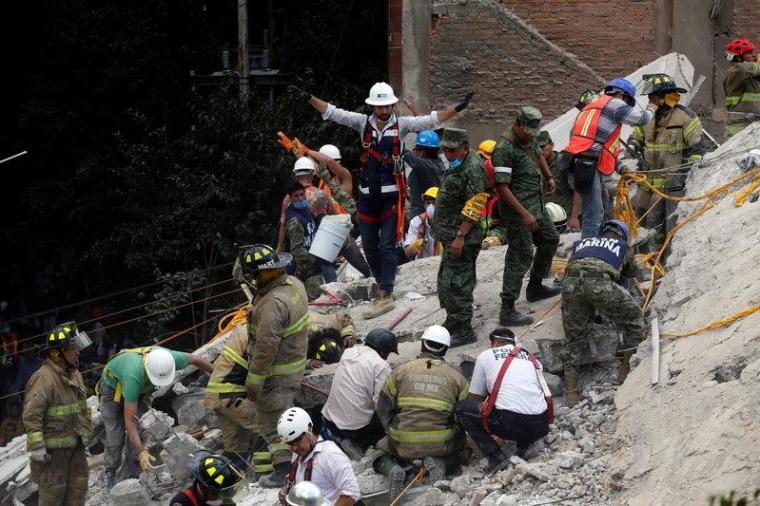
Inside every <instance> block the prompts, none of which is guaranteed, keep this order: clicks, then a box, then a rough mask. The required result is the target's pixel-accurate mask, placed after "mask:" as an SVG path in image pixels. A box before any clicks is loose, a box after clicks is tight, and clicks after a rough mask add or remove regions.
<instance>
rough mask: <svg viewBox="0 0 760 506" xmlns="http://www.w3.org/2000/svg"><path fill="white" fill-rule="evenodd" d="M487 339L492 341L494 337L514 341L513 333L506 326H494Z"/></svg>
mask: <svg viewBox="0 0 760 506" xmlns="http://www.w3.org/2000/svg"><path fill="white" fill-rule="evenodd" d="M488 339H490V340H491V341H493V340H494V339H504V340H507V341H512V342H513V343H514V342H515V333H514V332H512V331H511V330H509V329H508V328H507V327H496V328H495V329H493V330H492V331H491V333H490V334H488Z"/></svg>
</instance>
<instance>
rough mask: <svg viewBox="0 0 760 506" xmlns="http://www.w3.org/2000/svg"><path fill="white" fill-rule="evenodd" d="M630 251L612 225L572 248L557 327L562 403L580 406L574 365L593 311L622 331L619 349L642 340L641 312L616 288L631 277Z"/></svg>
mask: <svg viewBox="0 0 760 506" xmlns="http://www.w3.org/2000/svg"><path fill="white" fill-rule="evenodd" d="M637 270H638V268H637V266H636V263H635V260H634V252H633V248H629V247H628V227H627V226H626V225H625V223H623V222H621V221H618V220H611V221H608V222H606V223H604V224H603V225H602V228H601V229H600V234H599V237H587V238H586V239H582V240H581V241H579V242H578V244H576V245H575V248H574V250H573V254H572V255H571V257H570V261H569V262H568V263H567V267H566V274H565V280H564V281H563V282H562V326H563V327H564V330H565V346H564V349H563V352H562V354H563V361H564V365H565V403H566V404H567V405H568V406H574V405H575V404H576V403H578V401H580V393H579V389H578V370H577V366H578V365H579V364H580V363H581V361H582V359H583V357H582V356H581V352H580V351H579V348H581V347H582V346H583V345H584V344H585V343H584V342H582V341H583V340H584V339H585V337H586V331H587V327H588V323H589V321H590V320H591V318H593V316H594V314H595V312H598V313H599V314H601V315H602V316H605V317H607V318H609V319H610V320H612V322H613V323H615V324H617V325H618V326H619V327H621V328H622V330H623V347H624V348H635V347H636V346H638V344H639V343H640V342H641V341H642V340H644V338H645V337H646V323H645V321H644V314H643V313H642V311H641V308H640V307H639V306H638V305H637V304H636V302H635V301H634V300H633V297H631V294H630V293H629V292H628V290H626V289H625V288H623V286H621V284H620V283H621V281H623V280H624V278H626V277H633V276H635V275H636V273H637ZM632 355H633V351H628V352H626V353H625V354H624V355H623V366H622V367H621V370H620V375H621V381H622V380H624V379H625V376H626V375H627V374H628V367H629V366H628V361H629V360H630V358H631V356H632Z"/></svg>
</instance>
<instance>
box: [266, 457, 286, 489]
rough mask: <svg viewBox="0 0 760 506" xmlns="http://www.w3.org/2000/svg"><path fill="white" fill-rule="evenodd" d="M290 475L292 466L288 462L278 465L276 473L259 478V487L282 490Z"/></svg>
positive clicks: (275, 468) (275, 467)
mask: <svg viewBox="0 0 760 506" xmlns="http://www.w3.org/2000/svg"><path fill="white" fill-rule="evenodd" d="M289 474H290V464H288V463H287V462H283V463H282V464H276V465H275V466H274V471H272V472H271V473H268V474H265V475H264V476H262V477H261V478H259V486H260V487H264V488H281V487H282V486H283V485H285V482H286V481H288V475H289Z"/></svg>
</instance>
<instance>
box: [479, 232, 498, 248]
mask: <svg viewBox="0 0 760 506" xmlns="http://www.w3.org/2000/svg"><path fill="white" fill-rule="evenodd" d="M495 246H501V240H499V238H498V237H496V236H493V235H489V236H488V237H486V238H485V239H483V242H481V243H480V247H481V248H482V249H489V248H493V247H495Z"/></svg>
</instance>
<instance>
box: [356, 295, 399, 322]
mask: <svg viewBox="0 0 760 506" xmlns="http://www.w3.org/2000/svg"><path fill="white" fill-rule="evenodd" d="M394 307H395V305H394V304H393V297H392V296H391V294H389V293H388V292H386V291H385V290H383V289H380V290H378V292H377V298H375V300H374V301H372V304H371V305H370V306H369V308H367V310H366V311H364V313H362V317H363V318H364V319H365V320H371V319H373V318H377V317H378V316H381V315H384V314H385V313H387V312H388V311H393V308H394Z"/></svg>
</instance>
